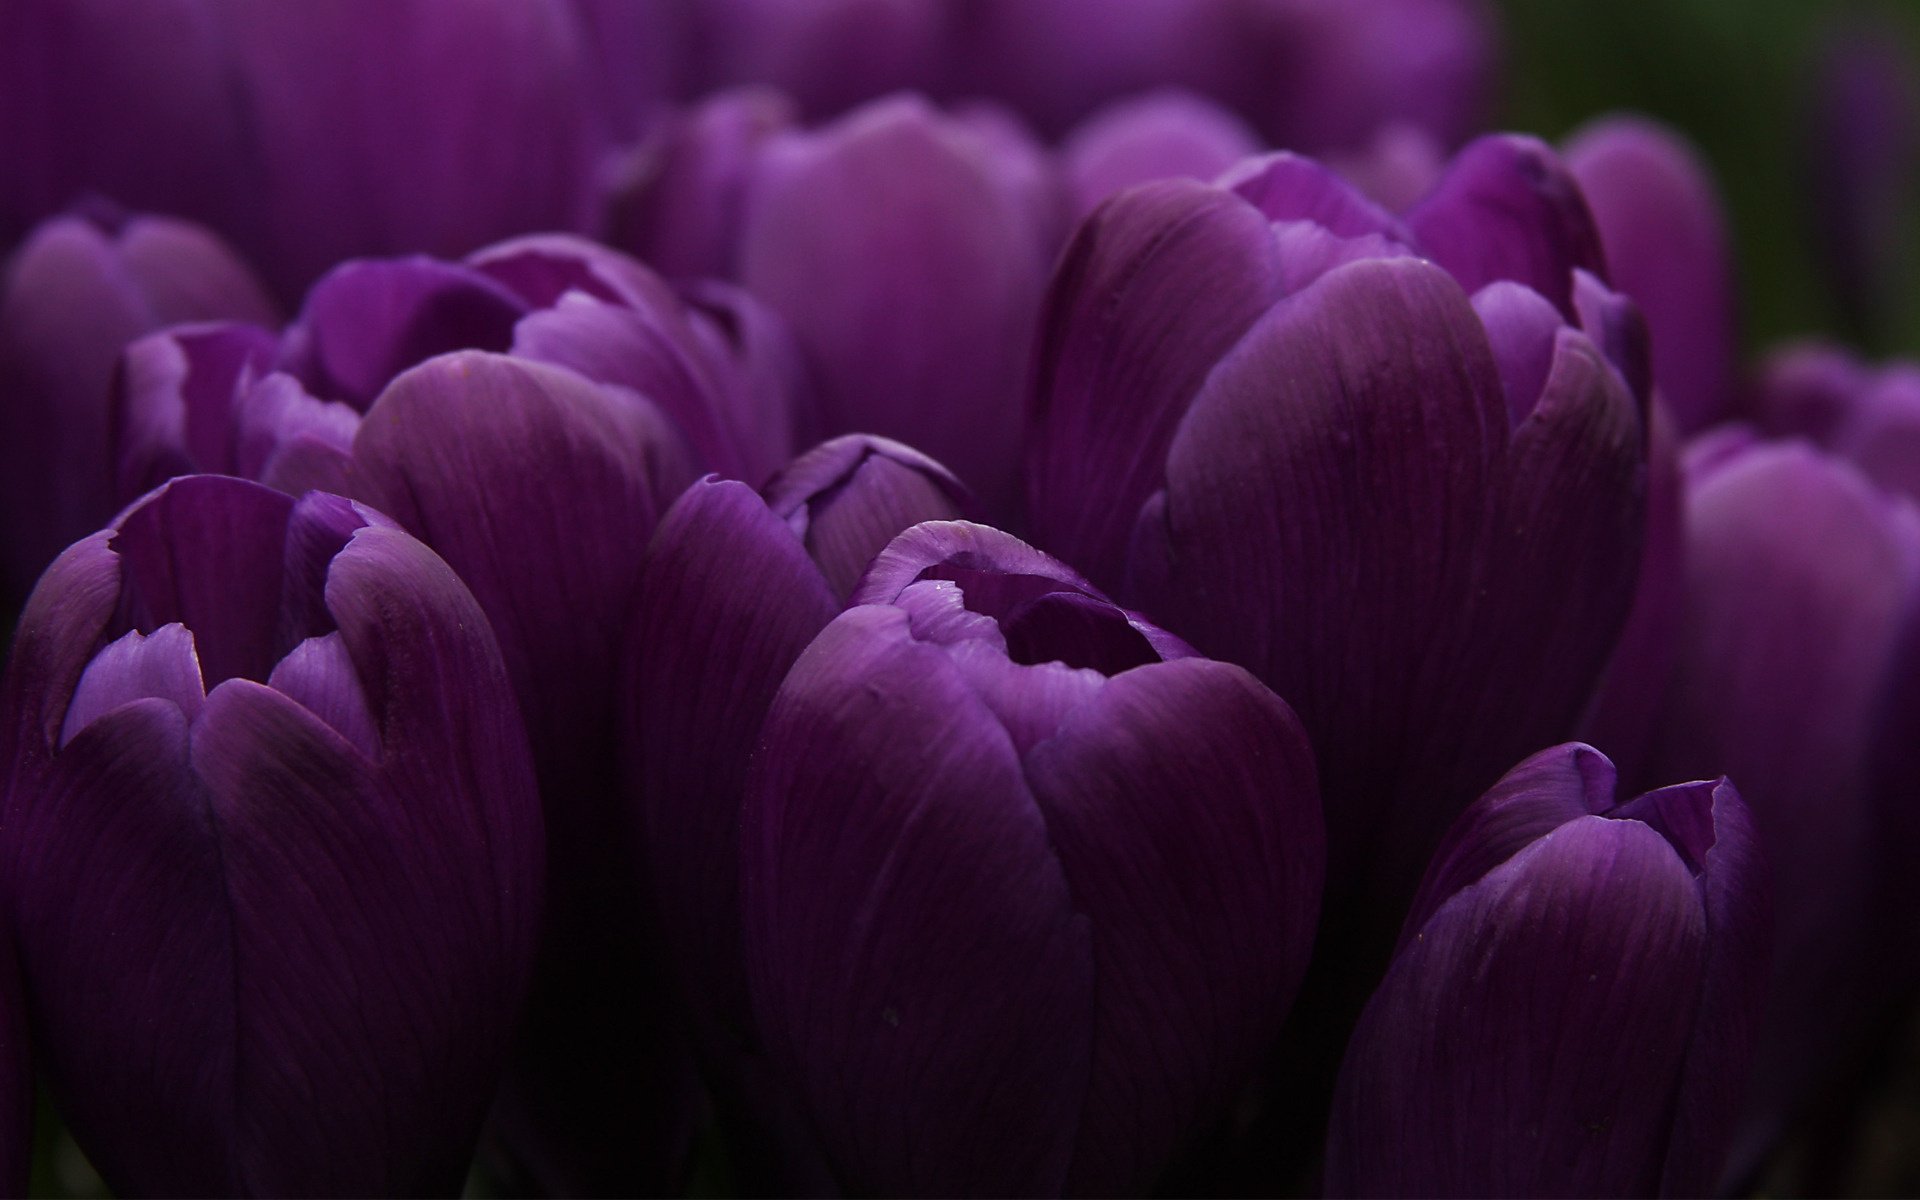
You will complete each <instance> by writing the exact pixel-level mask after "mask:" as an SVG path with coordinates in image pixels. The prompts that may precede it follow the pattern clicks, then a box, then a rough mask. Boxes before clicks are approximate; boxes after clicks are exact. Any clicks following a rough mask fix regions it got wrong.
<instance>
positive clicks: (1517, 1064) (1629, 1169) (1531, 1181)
mask: <svg viewBox="0 0 1920 1200" xmlns="http://www.w3.org/2000/svg"><path fill="white" fill-rule="evenodd" d="M1709 947H1710V932H1709V928H1708V921H1707V916H1706V913H1705V911H1704V909H1703V906H1702V902H1701V896H1700V892H1699V889H1698V887H1697V886H1696V884H1695V882H1694V880H1693V878H1692V876H1691V874H1690V873H1689V872H1688V870H1687V868H1686V865H1685V864H1684V863H1683V862H1682V861H1681V860H1680V858H1679V856H1678V855H1677V854H1675V853H1674V851H1673V849H1672V848H1671V847H1670V846H1669V845H1668V844H1667V843H1666V841H1665V840H1664V839H1663V838H1661V836H1660V835H1659V834H1658V833H1656V832H1655V831H1653V830H1652V829H1649V828H1647V827H1646V826H1645V825H1642V824H1640V823H1639V822H1636V821H1611V820H1607V819H1605V818H1602V817H1597V816H1590V817H1580V818H1577V819H1575V820H1573V821H1571V822H1570V823H1568V824H1565V825H1562V826H1561V827H1560V828H1559V829H1557V830H1555V831H1553V832H1552V833H1549V834H1548V835H1546V836H1545V837H1543V838H1541V839H1540V840H1538V841H1536V842H1534V843H1533V844H1532V845H1531V846H1528V847H1527V848H1525V849H1524V850H1521V851H1520V852H1519V853H1518V854H1516V855H1515V856H1514V857H1513V858H1511V859H1509V860H1508V861H1507V862H1505V863H1504V864H1502V865H1500V866H1498V867H1496V868H1494V869H1493V870H1492V871H1490V872H1489V873H1487V874H1486V875H1485V876H1483V877H1482V878H1481V879H1480V880H1479V881H1478V882H1476V883H1474V884H1472V885H1470V886H1468V887H1466V888H1465V889H1463V890H1461V891H1459V892H1457V893H1455V894H1454V895H1453V897H1452V898H1451V899H1449V900H1448V901H1446V902H1445V903H1444V904H1442V905H1441V906H1440V907H1439V909H1438V910H1437V911H1436V912H1435V913H1434V914H1433V916H1432V918H1431V919H1429V920H1428V921H1427V922H1426V923H1425V925H1424V926H1423V927H1422V929H1421V930H1420V932H1419V933H1418V934H1417V935H1416V936H1415V937H1414V938H1413V939H1411V940H1410V941H1409V942H1408V943H1407V945H1406V946H1405V948H1404V949H1403V950H1402V952H1401V953H1400V954H1399V955H1398V956H1397V957H1396V959H1395V961H1394V965H1393V967H1392V968H1391V969H1390V970H1389V971H1388V973H1387V977H1386V979H1385V980H1384V981H1383V982H1382V983H1381V985H1380V988H1379V990H1378V991H1377V992H1375V994H1374V997H1373V1000H1372V1002H1371V1003H1370V1004H1369V1005H1368V1006H1367V1010H1366V1013H1365V1014H1364V1015H1363V1016H1362V1017H1361V1019H1360V1025H1359V1027H1358V1028H1357V1029H1356V1030H1355V1032H1354V1035H1353V1039H1352V1041H1351V1042H1350V1043H1349V1044H1348V1047H1347V1055H1346V1061H1345V1063H1344V1064H1343V1065H1342V1068H1341V1072H1340V1082H1339V1085H1338V1088H1337V1090H1336V1093H1335V1096H1334V1109H1333V1124H1332V1128H1331V1130H1330V1131H1329V1133H1328V1140H1327V1168H1326V1177H1325V1184H1326V1188H1327V1191H1328V1193H1329V1194H1330V1195H1334V1196H1354V1195H1365V1196H1371V1195H1411V1194H1415V1193H1418V1194H1421V1195H1438V1196H1455V1195H1531V1196H1596V1195H1651V1194H1654V1193H1656V1192H1658V1191H1659V1188H1660V1184H1661V1182H1662V1171H1663V1159H1664V1158H1665V1154H1666V1147H1667V1142H1668V1139H1669V1136H1670V1129H1671V1121H1672V1112H1671V1109H1670V1108H1669V1107H1668V1105H1667V1104H1664V1103H1661V1102H1660V1099H1659V1098H1662V1097H1668V1096H1671V1095H1673V1093H1674V1087H1675V1083H1676V1079H1677V1077H1678V1075H1679V1073H1680V1067H1681V1064H1682V1062H1683V1060H1684V1058H1685V1056H1686V1053H1687V1049H1688V1039H1689V1036H1690V1034H1691V1032H1692V1029H1693V1026H1694V1022H1695V1004H1694V1003H1693V998H1694V997H1696V996H1698V994H1699V992H1700V990H1701V988H1702V986H1703V984H1704V982H1705V979H1706V977H1707V974H1708V971H1707V964H1706V960H1707V956H1708V953H1709ZM1596 980H1603V981H1606V983H1607V985H1608V986H1604V987H1601V986H1595V981H1596ZM1677 998H1685V999H1684V1000H1681V1002H1678V1003H1676V999H1677ZM1617 1030H1632V1031H1633V1036H1632V1037H1630V1038H1624V1039H1623V1038H1620V1037H1610V1036H1606V1033H1607V1031H1617Z"/></svg>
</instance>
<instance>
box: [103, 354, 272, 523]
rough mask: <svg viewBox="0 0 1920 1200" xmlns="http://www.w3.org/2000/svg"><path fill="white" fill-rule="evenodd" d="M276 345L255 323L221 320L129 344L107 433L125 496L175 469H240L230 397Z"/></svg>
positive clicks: (121, 496) (129, 498)
mask: <svg viewBox="0 0 1920 1200" xmlns="http://www.w3.org/2000/svg"><path fill="white" fill-rule="evenodd" d="M276 346H277V340H276V339H275V338H274V336H273V335H272V334H271V333H269V332H267V331H266V330H264V329H261V328H259V327H258V326H255V325H243V324H240V323H238V322H223V323H219V324H209V325H196V326H188V327H185V328H176V329H169V330H166V331H164V332H161V333H155V334H149V335H148V336H146V337H143V338H141V339H140V340H138V341H136V342H134V343H132V344H131V345H129V346H128V347H127V349H126V353H125V354H124V356H123V357H122V359H121V364H120V374H119V377H118V378H117V379H116V380H115V381H114V393H113V413H112V433H111V436H112V443H113V463H114V471H115V481H116V494H117V496H118V498H119V499H120V501H121V502H122V503H128V504H130V503H132V502H133V501H134V500H136V499H138V498H139V497H141V496H143V495H145V494H146V493H147V492H149V491H151V490H153V489H154V488H156V487H159V486H160V485H161V484H163V483H165V482H166V481H167V480H169V479H171V478H173V477H174V476H175V475H189V474H193V473H195V472H198V471H208V472H218V473H222V474H231V473H238V471H239V468H237V467H236V464H235V457H236V450H235V446H234V437H233V428H234V422H233V409H234V403H235V396H236V395H237V393H238V392H239V391H240V389H241V388H242V387H243V386H245V385H246V384H247V383H248V382H249V381H250V380H251V379H252V377H254V376H255V375H257V374H260V373H264V372H265V371H266V370H267V369H268V366H269V365H270V364H271V363H272V361H273V355H274V351H275V348H276Z"/></svg>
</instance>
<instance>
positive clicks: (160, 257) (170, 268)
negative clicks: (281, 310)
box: [114, 216, 276, 325]
mask: <svg viewBox="0 0 1920 1200" xmlns="http://www.w3.org/2000/svg"><path fill="white" fill-rule="evenodd" d="M114 250H115V252H116V253H117V254H118V255H119V258H120V261H121V264H122V266H123V268H124V270H125V271H126V273H127V277H128V279H129V280H131V281H132V282H133V284H134V285H135V286H136V287H138V288H139V289H140V293H141V298H142V300H143V301H144V302H145V304H146V305H147V307H148V309H149V310H150V311H151V312H152V313H153V319H154V323H155V324H156V325H178V324H181V323H183V322H187V321H206V320H213V319H216V318H221V317H231V318H233V319H235V320H239V321H248V322H251V323H253V324H255V325H272V324H275V323H276V320H275V311H274V304H273V301H272V300H271V299H270V298H269V297H268V296H267V294H266V292H265V291H264V290H263V289H262V287H261V285H260V281H259V280H257V279H255V278H254V275H253V272H252V271H251V270H249V269H248V267H247V264H246V263H245V262H244V261H242V260H241V259H240V258H239V256H238V255H236V254H235V253H234V251H233V250H232V248H230V247H229V246H228V245H227V243H226V242H224V241H222V240H221V239H220V238H219V237H218V236H216V235H215V234H214V233H213V232H212V231H211V230H207V229H203V228H201V227H200V226H198V225H192V224H189V223H187V222H185V221H176V220H173V219H172V218H170V217H147V216H136V217H133V218H131V219H130V220H128V221H127V222H126V224H125V225H124V226H122V227H121V228H120V229H119V230H118V231H117V233H116V235H115V245H114Z"/></svg>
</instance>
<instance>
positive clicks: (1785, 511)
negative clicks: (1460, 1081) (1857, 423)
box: [1646, 432, 1920, 1165]
mask: <svg viewBox="0 0 1920 1200" xmlns="http://www.w3.org/2000/svg"><path fill="white" fill-rule="evenodd" d="M1686 530H1687V546H1686V560H1687V561H1686V596H1685V626H1684V635H1683V641H1682V645H1681V654H1680V659H1679V664H1678V666H1677V668H1676V671H1675V675H1674V678H1673V681H1672V684H1671V686H1670V688H1669V690H1668V693H1667V697H1666V701H1665V703H1664V704H1663V705H1662V706H1661V708H1660V710H1659V711H1660V722H1659V725H1658V727H1657V728H1658V732H1659V736H1658V738H1657V739H1656V741H1655V744H1654V746H1653V748H1652V752H1651V756H1650V759H1649V765H1648V767H1647V768H1646V769H1647V771H1648V773H1649V774H1650V775H1651V776H1653V777H1668V778H1671V777H1673V776H1675V775H1688V774H1700V773H1707V772H1715V771H1724V772H1727V773H1729V774H1734V773H1736V772H1737V776H1736V778H1738V779H1739V780H1741V781H1742V783H1741V790H1742V794H1743V795H1744V796H1745V797H1746V799H1747V802H1748V804H1749V805H1750V806H1751V808H1752V810H1753V819H1754V823H1755V825H1756V827H1757V828H1758V830H1759V834H1760V838H1761V841H1762V844H1763V845H1764V846H1765V847H1766V848H1767V851H1768V857H1769V859H1770V860H1771V861H1772V864H1773V870H1774V876H1775V879H1776V881H1777V885H1778V886H1777V890H1778V894H1779V898H1780V904H1779V915H1780V921H1779V931H1778V935H1777V936H1778V940H1777V946H1778V951H1777V953H1776V955H1775V968H1776V969H1775V971H1774V978H1773V993H1772V998H1771V1001H1770V1009H1769V1013H1768V1026H1767V1031H1766V1036H1765V1038H1764V1040H1763V1042H1762V1048H1761V1050H1760V1053H1759V1055H1758V1057H1757V1060H1756V1064H1755V1080H1754V1085H1755V1093H1754V1095H1753V1097H1752V1098H1751V1113H1750V1120H1749V1123H1748V1126H1747V1128H1746V1130H1745V1132H1744V1133H1743V1145H1742V1147H1741V1149H1740V1150H1739V1151H1738V1155H1739V1157H1740V1159H1741V1160H1742V1161H1743V1162H1745V1163H1746V1164H1747V1165H1751V1162H1752V1158H1753V1156H1754V1155H1756V1154H1757V1153H1759V1152H1761V1151H1763V1150H1764V1149H1765V1148H1766V1146H1767V1144H1768V1142H1769V1140H1770V1138H1771V1137H1772V1136H1773V1135H1774V1134H1775V1133H1777V1131H1778V1128H1779V1123H1780V1122H1781V1121H1783V1120H1784V1119H1785V1118H1786V1117H1788V1116H1789V1115H1790V1114H1791V1113H1792V1112H1793V1111H1794V1110H1795V1108H1796V1107H1797V1106H1798V1105H1799V1104H1801V1103H1804V1101H1805V1099H1806V1098H1807V1097H1808V1095H1809V1091H1808V1089H1809V1088H1810V1086H1812V1085H1813V1084H1815V1083H1816V1082H1818V1081H1819V1080H1820V1079H1821V1078H1822V1077H1823V1076H1824V1074H1825V1073H1826V1072H1827V1071H1829V1070H1830V1069H1831V1067H1832V1064H1833V1063H1834V1062H1835V1061H1836V1060H1837V1059H1842V1058H1844V1056H1845V1055H1846V1054H1847V1053H1848V1052H1849V1051H1850V1050H1851V1049H1853V1044H1854V1040H1855V1039H1856V1037H1857V1035H1858V1034H1860V1033H1861V1032H1862V1030H1863V1028H1864V1027H1865V1026H1866V1025H1867V1024H1868V1022H1867V1021H1866V1019H1865V1017H1866V1015H1867V1014H1868V1013H1870V1012H1871V1011H1872V1009H1873V1006H1874V1005H1875V1004H1876V1003H1878V1002H1879V1000H1880V999H1881V993H1882V991H1883V989H1885V988H1886V987H1887V986H1888V984H1889V983H1890V982H1892V976H1893V975H1899V974H1904V972H1899V971H1894V972H1889V971H1888V970H1887V969H1886V967H1885V965H1884V961H1885V960H1884V956H1883V955H1882V953H1881V952H1880V949H1879V947H1878V946H1877V945H1876V939H1877V935H1878V934H1879V933H1880V932H1882V929H1881V925H1880V924H1879V923H1878V922H1876V921H1875V919H1874V912H1873V909H1874V906H1875V903H1876V901H1877V899H1878V897H1879V896H1880V894H1881V893H1880V890H1879V889H1880V888H1881V887H1882V886H1884V883H1885V880H1884V879H1883V878H1882V876H1881V873H1880V870H1879V863H1880V859H1881V855H1882V853H1883V847H1882V845H1881V842H1882V840H1883V839H1884V838H1885V836H1886V831H1887V830H1888V829H1889V828H1890V826H1889V825H1888V821H1889V819H1890V817H1892V814H1890V813H1888V812H1884V811H1882V809H1881V806H1880V804H1879V803H1878V802H1877V801H1876V797H1875V795H1874V789H1873V787H1872V786H1871V785H1872V769H1873V761H1872V760H1873V754H1874V746H1873V738H1874V735H1875V731H1876V728H1877V727H1878V726H1879V720H1878V718H1879V714H1880V711H1881V705H1882V703H1883V699H1884V697H1885V692H1886V688H1887V687H1888V685H1889V679H1888V672H1889V670H1890V668H1891V665H1892V663H1893V661H1894V660H1895V655H1894V651H1895V649H1896V647H1897V646H1898V645H1899V644H1900V639H1901V638H1902V636H1903V633H1904V630H1905V628H1906V625H1907V622H1908V621H1909V620H1910V619H1911V612H1912V609H1913V605H1914V598H1915V596H1916V589H1917V588H1920V514H1917V513H1916V512H1915V510H1914V508H1913V506H1912V505H1911V504H1910V503H1908V502H1906V501H1904V500H1901V499H1898V498H1895V497H1891V496H1888V495H1887V494H1885V493H1883V492H1881V491H1879V490H1878V489H1876V488H1875V487H1873V485H1872V484H1871V483H1870V482H1869V481H1868V480H1867V479H1866V478H1864V477H1863V476H1862V475H1861V474H1860V473H1859V472H1858V471H1857V470H1855V469H1854V468H1852V467H1851V466H1849V465H1847V464H1846V463H1844V462H1841V461H1839V460H1837V459H1834V458H1830V457H1828V456H1826V455H1823V454H1821V453H1820V452H1818V451H1817V450H1815V449H1814V448H1812V447H1811V446H1808V445H1806V444H1805V443H1803V442H1790V443H1781V444H1767V443H1756V442H1755V441H1754V440H1753V438H1752V436H1751V434H1744V435H1743V434H1740V433H1738V432H1730V433H1727V434H1723V435H1720V436H1717V437H1712V438H1709V439H1706V440H1703V441H1701V442H1698V443H1696V445H1695V446H1694V447H1693V448H1692V449H1691V451H1690V453H1689V456H1688V464H1687V492H1686ZM1887 799H1888V802H1890V803H1891V804H1893V805H1895V806H1899V807H1905V806H1906V804H1907V800H1908V797H1907V796H1906V795H1899V796H1893V797H1888V798H1887ZM1897 819H1898V820H1901V821H1904V820H1906V819H1907V818H1905V817H1898V818H1897ZM1893 827H1897V826H1893ZM1903 869H1904V870H1905V871H1907V872H1911V869H1912V868H1911V866H1910V865H1908V866H1905V867H1904V868H1903Z"/></svg>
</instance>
